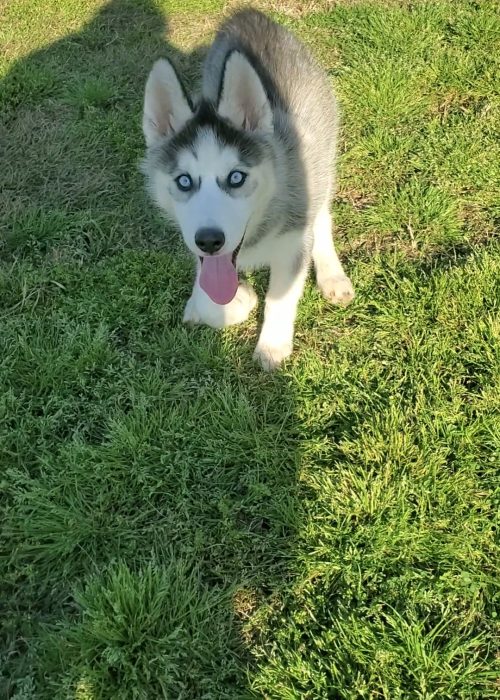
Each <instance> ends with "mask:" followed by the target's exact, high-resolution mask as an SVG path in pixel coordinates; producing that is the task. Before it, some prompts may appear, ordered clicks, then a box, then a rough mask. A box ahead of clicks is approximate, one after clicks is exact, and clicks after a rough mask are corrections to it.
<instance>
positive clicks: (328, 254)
mask: <svg viewBox="0 0 500 700" xmlns="http://www.w3.org/2000/svg"><path fill="white" fill-rule="evenodd" d="M313 234H314V242H313V249H312V257H313V260H314V266H315V268H316V281H317V283H318V287H319V288H320V289H321V292H322V294H323V296H324V297H325V299H327V300H328V301H331V302H332V303H334V304H340V305H342V306H346V305H347V304H349V303H350V302H351V301H352V300H353V299H354V288H353V286H352V283H351V280H350V279H349V278H348V277H347V276H346V274H345V272H344V269H343V267H342V264H341V262H340V260H339V258H338V255H337V251H336V250H335V246H334V244H333V238H332V219H331V216H330V212H329V211H328V203H327V202H325V204H324V206H323V207H322V208H321V209H320V211H319V213H318V215H317V216H316V219H315V221H314V225H313Z"/></svg>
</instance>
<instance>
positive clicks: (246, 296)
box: [143, 9, 354, 370]
mask: <svg viewBox="0 0 500 700" xmlns="http://www.w3.org/2000/svg"><path fill="white" fill-rule="evenodd" d="M337 125H338V110H337V105H336V102H335V98H334V96H333V94H332V91H331V88H330V85H329V83H328V79H327V77H326V75H325V73H324V72H323V70H321V68H320V67H319V66H318V65H317V64H316V63H315V61H314V60H313V59H312V57H311V55H310V53H309V51H308V50H307V49H306V48H305V47H304V46H303V45H302V44H301V43H300V42H299V41H298V40H297V39H296V38H295V37H294V36H293V35H292V34H290V33H289V32H288V31H287V30H285V29H284V28H283V27H281V26H279V25H277V24H275V23H274V22H272V21H271V20H270V19H268V18H267V17H266V16H265V15H263V14H261V13H260V12H257V11H255V10H252V9H246V10H240V11H238V12H237V13H236V14H234V15H233V16H232V17H231V18H229V20H228V21H226V22H225V23H224V24H223V25H222V27H221V28H220V30H219V32H218V34H217V36H216V38H215V41H214V43H213V44H212V46H211V48H210V49H209V51H208V54H207V56H206V58H205V61H204V64H203V76H202V85H201V91H200V97H199V98H198V99H197V101H196V103H194V102H193V101H192V99H191V98H190V96H189V95H188V94H187V92H186V90H185V89H184V87H183V85H182V83H181V81H180V79H179V77H178V75H177V73H176V71H175V69H174V67H173V66H172V64H171V63H170V62H169V61H167V60H164V59H160V60H159V61H157V62H156V63H155V64H154V66H153V68H152V70H151V73H150V75H149V78H148V81H147V84H146V92H145V100H144V115H143V130H144V135H145V138H146V144H147V154H146V158H145V160H144V172H145V174H146V176H147V180H148V186H149V190H150V193H151V195H152V198H153V199H154V201H155V202H156V203H157V204H158V205H159V206H160V207H161V208H162V209H163V210H164V212H166V214H167V215H168V216H169V217H170V218H171V219H172V220H173V221H174V222H175V223H176V224H177V225H178V227H179V228H180V230H181V232H182V236H183V238H184V241H185V243H186V245H187V247H188V248H189V249H190V250H191V251H192V253H193V254H194V256H195V258H196V279H195V283H194V288H193V292H192V295H191V297H190V299H189V301H188V302H187V305H186V309H185V312H184V321H185V322H187V323H204V324H208V325H210V326H213V327H216V328H222V327H224V326H228V325H231V324H234V323H240V322H241V321H244V320H245V319H246V318H247V317H248V315H249V313H250V311H251V310H252V309H253V308H254V306H255V304H256V295H255V292H254V291H253V289H251V287H249V286H248V285H247V284H243V283H240V281H239V279H238V270H241V271H245V270H255V269H258V268H262V267H267V268H269V269H270V278H269V289H268V291H267V296H266V301H265V312H264V323H263V326H262V329H261V332H260V336H259V340H258V342H257V346H256V349H255V353H254V357H255V358H256V359H257V360H258V361H259V362H260V364H261V365H262V366H263V367H264V369H267V370H272V369H275V368H276V367H278V365H279V364H280V363H281V362H282V361H283V360H284V359H285V358H287V357H288V356H289V355H290V354H291V352H292V345H293V334H294V323H295V316H296V311H297V304H298V302H299V299H300V297H301V296H302V293H303V289H304V283H305V281H306V277H307V274H308V270H309V267H310V263H311V259H312V261H313V262H314V266H315V269H316V280H317V284H318V286H319V288H320V290H321V292H322V293H323V295H324V297H325V298H326V299H328V300H329V301H331V302H334V303H337V304H347V303H349V302H350V301H351V300H352V298H353V297H354V290H353V287H352V284H351V282H350V280H349V278H348V277H347V276H346V275H345V273H344V270H343V269H342V265H341V264H340V261H339V259H338V257H337V254H336V252H335V248H334V245H333V240H332V222H331V217H330V203H331V200H332V196H333V189H334V161H335V148H336V136H337Z"/></svg>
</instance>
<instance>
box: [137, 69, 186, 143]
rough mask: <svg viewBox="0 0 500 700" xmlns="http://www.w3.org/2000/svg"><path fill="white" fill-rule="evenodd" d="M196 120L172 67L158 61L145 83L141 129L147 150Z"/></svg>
mask: <svg viewBox="0 0 500 700" xmlns="http://www.w3.org/2000/svg"><path fill="white" fill-rule="evenodd" d="M192 116H193V111H192V109H191V105H190V103H189V99H188V97H187V95H186V92H185V90H184V88H183V86H182V83H181V81H180V80H179V78H178V77H177V73H176V72H175V70H174V68H173V66H172V64H171V63H170V62H169V61H167V60H166V59H164V58H160V60H159V61H156V63H155V64H154V66H153V68H152V69H151V73H150V74H149V78H148V81H147V83H146V92H145V95H144V114H143V117H142V129H143V131H144V136H145V137H146V143H147V145H148V146H152V145H154V144H155V143H156V142H158V141H159V140H160V139H161V138H162V137H163V136H167V135H171V134H173V133H174V132H176V131H179V129H181V128H182V127H183V126H184V124H185V123H186V122H187V120H188V119H190V118H191V117H192Z"/></svg>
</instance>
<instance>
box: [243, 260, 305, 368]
mask: <svg viewBox="0 0 500 700" xmlns="http://www.w3.org/2000/svg"><path fill="white" fill-rule="evenodd" d="M308 269H309V265H308V260H306V259H304V260H301V256H300V254H299V255H298V257H297V258H295V259H293V258H292V260H290V257H288V256H287V255H284V256H283V258H282V259H281V260H275V261H273V263H272V265H271V274H270V280H269V290H268V292H267V296H266V307H265V312H264V324H263V326H262V330H261V332H260V336H259V341H258V343H257V347H256V348H255V352H254V358H255V359H256V360H257V361H258V362H260V364H261V365H262V367H263V368H264V369H265V370H268V371H270V370H273V369H276V368H277V367H278V366H279V365H280V364H281V362H282V361H283V360H285V359H286V358H287V357H289V356H290V355H291V353H292V349H293V332H294V326H295V316H296V315H297V304H298V303H299V299H300V298H301V296H302V292H303V291H304V284H305V281H306V277H307V272H308Z"/></svg>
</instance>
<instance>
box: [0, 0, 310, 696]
mask: <svg viewBox="0 0 500 700" xmlns="http://www.w3.org/2000/svg"><path fill="white" fill-rule="evenodd" d="M200 53H201V51H200V52H199V53H197V54H195V55H193V54H191V55H189V56H187V55H184V54H182V53H181V52H179V50H177V49H176V48H174V47H173V46H172V45H170V44H169V43H168V26H167V25H166V21H165V18H164V16H163V15H161V14H160V13H159V12H158V11H157V9H155V5H154V4H153V3H151V2H148V1H147V0H143V1H141V2H119V1H118V0H115V1H113V2H111V3H109V4H108V5H106V6H105V7H104V8H103V9H102V10H101V11H99V12H98V13H97V14H96V15H95V17H94V18H93V19H92V20H91V21H90V22H89V23H88V24H87V25H85V26H84V27H83V28H82V29H81V30H80V31H78V32H76V33H73V34H70V35H68V36H66V37H65V38H63V39H61V40H60V41H58V42H56V43H54V44H52V45H49V46H48V47H46V48H44V49H42V50H40V51H37V52H36V53H34V54H32V55H30V56H28V57H27V58H25V59H23V60H21V61H19V62H18V63H16V64H15V65H14V66H13V67H12V69H11V71H10V73H9V74H8V75H7V77H6V78H5V80H4V81H3V84H2V86H1V88H2V110H3V119H2V124H3V127H2V132H3V133H2V134H1V138H0V142H1V143H2V152H1V159H2V163H1V168H0V170H1V171H2V178H3V180H4V183H3V186H2V188H1V191H2V194H1V204H2V209H3V212H4V213H3V216H2V224H1V225H2V228H3V229H4V231H5V237H4V253H5V259H6V260H7V263H6V267H4V271H3V273H2V289H1V293H0V300H1V306H2V309H3V311H4V330H3V339H2V342H3V343H5V354H4V356H3V357H4V364H3V369H4V373H3V383H4V386H3V387H2V395H3V399H2V405H1V411H2V414H3V416H4V418H5V421H4V423H3V427H2V429H1V431H2V432H1V433H0V438H1V444H2V451H1V459H2V462H3V474H4V477H5V488H4V493H5V511H4V516H3V517H4V520H5V526H6V527H5V535H6V538H5V543H4V545H5V551H6V559H5V562H6V565H5V570H4V571H5V577H4V584H5V586H6V588H5V589H4V596H3V599H4V601H6V610H5V612H4V614H3V615H2V627H3V630H2V637H3V663H2V685H1V686H0V687H1V691H0V693H1V694H2V696H3V697H18V698H20V697H37V698H43V697H51V696H53V695H54V693H55V694H56V695H57V696H58V697H62V696H64V697H78V698H80V697H88V698H100V697H113V698H118V697H122V698H130V697H179V698H181V697H182V698H188V697H189V698H199V697H217V698H224V697H227V698H234V697H246V696H247V695H248V694H249V692H250V691H249V690H248V683H247V677H246V673H247V670H246V669H247V659H246V657H245V654H246V652H245V650H244V644H243V641H242V634H241V631H242V625H243V623H244V621H245V619H246V617H247V616H248V615H249V614H251V613H252V612H253V611H254V610H255V609H256V607H258V606H259V605H260V604H261V603H262V602H263V601H264V600H265V599H266V598H267V597H268V596H269V595H270V594H271V593H272V592H273V591H275V590H276V589H277V588H279V587H280V586H283V585H284V584H285V582H286V580H287V577H288V576H289V575H290V566H289V563H290V557H291V556H292V552H291V549H290V547H291V543H292V542H293V538H294V533H295V532H296V531H297V528H298V527H299V524H300V515H299V513H300V506H299V503H298V500H297V479H296V473H297V469H298V445H297V422H296V416H295V411H294V399H293V392H292V391H291V388H290V386H289V384H288V381H287V379H286V377H285V376H284V375H276V376H273V377H269V376H265V375H264V374H262V373H260V372H258V371H256V369H255V368H254V367H253V365H252V362H251V358H250V349H249V348H246V347H245V348H242V346H241V343H240V341H239V340H238V338H241V334H243V335H244V334H245V330H243V331H238V332H231V333H227V334H219V333H216V332H212V331H210V330H208V329H197V330H194V331H190V330H186V329H184V328H183V327H182V326H181V323H180V319H181V315H182V307H183V304H184V300H185V299H187V295H188V292H189V286H190V283H191V275H192V272H191V265H190V263H188V262H186V260H185V259H184V258H183V257H182V256H180V257H178V256H177V253H178V249H179V245H178V243H177V240H176V239H172V237H171V235H170V232H167V237H166V238H165V236H164V231H163V226H162V225H161V223H160V219H159V218H158V217H157V215H156V214H155V213H152V207H151V205H150V204H149V203H148V202H147V200H146V197H145V195H144V193H143V182H142V177H141V176H140V175H139V173H138V171H137V161H138V159H139V157H140V156H141V155H142V152H143V143H142V134H141V132H140V110H141V107H142V94H143V88H144V84H145V80H146V77H147V73H148V71H149V69H150V66H151V64H152V62H153V60H154V59H155V58H157V57H159V56H160V55H164V56H169V57H170V58H172V59H173V60H174V61H175V63H176V64H177V65H178V66H180V68H181V71H182V72H183V73H184V74H185V75H186V76H187V78H188V80H192V79H194V77H195V76H196V74H197V70H198V68H197V66H198V64H199V58H200ZM153 242H154V244H153V245H151V243H153ZM151 248H153V249H151ZM252 330H253V329H252ZM248 332H251V330H250V329H248Z"/></svg>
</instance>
